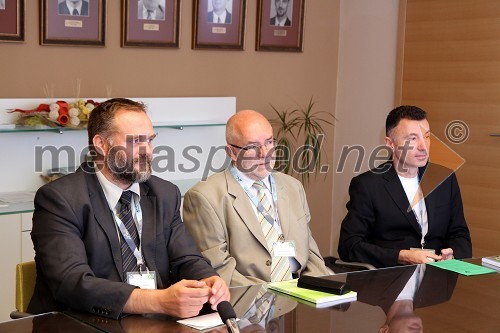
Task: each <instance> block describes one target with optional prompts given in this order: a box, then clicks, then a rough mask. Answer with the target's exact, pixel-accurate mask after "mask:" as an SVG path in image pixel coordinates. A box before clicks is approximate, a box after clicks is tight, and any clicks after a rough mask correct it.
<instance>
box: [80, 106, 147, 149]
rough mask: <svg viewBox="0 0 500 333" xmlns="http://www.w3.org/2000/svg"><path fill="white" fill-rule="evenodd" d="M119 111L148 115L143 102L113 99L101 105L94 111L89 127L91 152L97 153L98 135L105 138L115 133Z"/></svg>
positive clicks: (91, 114)
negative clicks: (95, 140) (114, 123)
mask: <svg viewBox="0 0 500 333" xmlns="http://www.w3.org/2000/svg"><path fill="white" fill-rule="evenodd" d="M118 110H128V111H137V112H144V113H146V107H145V105H144V104H143V103H141V102H135V101H132V100H130V99H127V98H113V99H109V100H107V101H105V102H102V103H101V104H99V105H98V106H97V107H96V108H95V109H93V110H92V112H91V113H90V117H89V122H88V125H87V133H88V136H89V150H90V151H92V152H95V149H94V143H93V139H94V136H96V135H97V134H100V135H103V136H105V137H107V136H109V135H110V134H111V133H112V132H113V120H114V119H115V115H116V112H117V111H118Z"/></svg>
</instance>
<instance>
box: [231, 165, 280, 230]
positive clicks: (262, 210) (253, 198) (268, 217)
mask: <svg viewBox="0 0 500 333" xmlns="http://www.w3.org/2000/svg"><path fill="white" fill-rule="evenodd" d="M229 171H230V172H231V175H232V176H233V177H234V179H235V180H236V181H237V182H238V183H239V184H240V185H241V187H243V190H244V191H245V193H246V194H247V196H248V198H250V201H251V202H252V204H253V205H254V206H255V207H256V208H257V210H258V211H259V212H260V213H261V214H262V215H263V216H264V218H265V219H266V220H267V221H268V222H269V223H271V225H274V222H275V220H274V218H273V217H272V216H271V215H269V214H268V213H267V211H266V210H265V208H264V206H262V204H261V203H260V202H259V199H258V198H257V197H256V196H255V195H253V194H252V192H251V191H250V189H249V188H248V186H246V185H245V184H244V183H243V179H241V177H240V176H239V175H238V173H237V172H236V170H235V168H234V166H233V165H231V166H230V167H229ZM269 182H270V184H271V194H272V197H273V203H274V207H273V209H274V212H275V216H276V222H277V223H278V225H279V216H278V211H277V207H278V194H277V193H278V192H277V190H276V184H275V182H274V177H273V175H272V174H270V175H269Z"/></svg>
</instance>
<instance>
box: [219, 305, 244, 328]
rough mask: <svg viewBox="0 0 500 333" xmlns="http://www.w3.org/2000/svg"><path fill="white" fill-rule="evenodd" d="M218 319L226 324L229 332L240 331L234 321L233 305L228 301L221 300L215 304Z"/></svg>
mask: <svg viewBox="0 0 500 333" xmlns="http://www.w3.org/2000/svg"><path fill="white" fill-rule="evenodd" d="M217 311H218V312H219V316H220V319H222V321H223V322H224V323H225V324H226V326H227V330H228V331H229V332H230V333H240V329H239V328H238V323H237V322H236V313H235V312H234V309H233V306H232V305H231V303H229V302H228V301H222V302H220V303H219V305H217Z"/></svg>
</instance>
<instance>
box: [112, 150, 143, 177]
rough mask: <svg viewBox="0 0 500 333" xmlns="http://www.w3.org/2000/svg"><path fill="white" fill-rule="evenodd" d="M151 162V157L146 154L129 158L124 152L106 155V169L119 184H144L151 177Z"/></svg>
mask: <svg viewBox="0 0 500 333" xmlns="http://www.w3.org/2000/svg"><path fill="white" fill-rule="evenodd" d="M151 161H152V157H151V156H150V155H148V154H140V155H139V156H138V157H137V158H131V157H129V156H128V155H127V154H126V153H125V152H124V151H118V152H116V154H110V155H108V168H109V170H110V171H111V174H112V175H113V177H114V178H115V179H116V180H117V181H119V182H121V183H130V184H132V183H144V182H145V181H147V180H148V179H149V177H151ZM136 165H137V166H138V168H137V169H136V168H135V166H136Z"/></svg>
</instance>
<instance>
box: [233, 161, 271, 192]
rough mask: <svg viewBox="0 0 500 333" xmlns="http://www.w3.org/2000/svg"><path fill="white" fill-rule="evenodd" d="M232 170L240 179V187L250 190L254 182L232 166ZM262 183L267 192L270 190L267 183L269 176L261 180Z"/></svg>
mask: <svg viewBox="0 0 500 333" xmlns="http://www.w3.org/2000/svg"><path fill="white" fill-rule="evenodd" d="M233 168H234V170H235V171H236V174H237V175H238V176H239V177H240V179H241V185H242V186H246V187H247V188H250V189H251V188H252V186H253V183H255V180H254V179H252V178H250V177H248V176H247V175H245V174H244V173H243V172H241V171H240V170H238V168H237V167H235V166H233ZM262 182H263V183H264V185H266V188H267V189H268V190H269V189H270V188H271V183H270V182H269V176H267V177H266V178H264V179H262Z"/></svg>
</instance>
